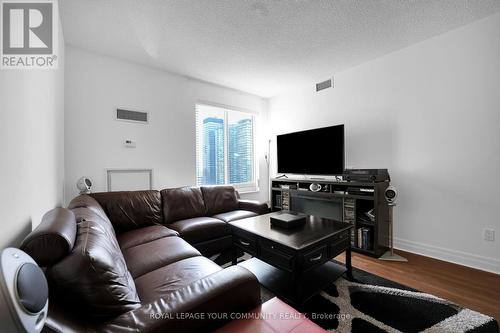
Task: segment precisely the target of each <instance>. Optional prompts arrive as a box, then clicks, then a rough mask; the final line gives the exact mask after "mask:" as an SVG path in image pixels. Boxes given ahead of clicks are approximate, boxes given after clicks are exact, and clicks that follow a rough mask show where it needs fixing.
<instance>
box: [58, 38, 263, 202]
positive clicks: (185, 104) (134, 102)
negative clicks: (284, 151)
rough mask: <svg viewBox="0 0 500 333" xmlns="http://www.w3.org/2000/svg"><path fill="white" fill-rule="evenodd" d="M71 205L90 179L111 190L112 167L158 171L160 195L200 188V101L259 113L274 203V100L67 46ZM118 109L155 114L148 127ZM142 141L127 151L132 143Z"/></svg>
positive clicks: (259, 151) (260, 148)
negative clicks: (269, 116)
mask: <svg viewBox="0 0 500 333" xmlns="http://www.w3.org/2000/svg"><path fill="white" fill-rule="evenodd" d="M66 63H67V66H66V96H65V97H66V102H65V104H66V105H65V106H66V118H65V128H66V135H65V138H66V146H65V151H66V160H65V170H66V183H65V190H66V192H65V193H66V195H65V199H66V203H68V202H69V200H71V199H72V198H73V197H74V196H75V195H77V189H76V187H75V183H76V181H77V180H78V178H80V177H81V176H87V177H89V178H91V179H92V181H93V183H94V187H93V191H96V192H97V191H106V189H107V184H106V174H105V169H106V168H153V170H154V179H153V186H154V187H155V188H157V189H162V188H168V187H177V186H185V185H194V184H195V183H196V147H195V139H196V137H195V112H194V108H195V103H196V102H197V101H209V102H213V103H220V104H224V105H229V106H234V107H238V108H243V109H247V110H252V111H255V112H257V113H258V114H260V115H259V116H258V117H257V126H258V127H257V131H258V133H257V137H258V138H261V139H259V142H258V146H257V155H258V159H259V166H260V167H259V175H260V185H261V189H262V190H261V191H260V192H259V193H252V194H247V195H245V197H246V198H253V199H259V200H267V197H268V193H267V190H266V189H267V178H268V176H267V167H266V164H265V161H264V153H265V152H264V149H265V148H267V145H266V144H265V143H264V142H263V140H265V138H266V136H265V135H262V134H261V133H262V132H263V131H264V130H265V121H264V119H265V116H266V110H267V104H266V101H265V100H263V99H262V98H260V97H257V96H254V95H249V94H245V93H242V92H239V91H236V90H231V89H227V88H223V87H220V86H216V85H212V84H208V83H204V82H200V81H196V80H192V79H188V78H186V77H182V76H178V75H173V74H170V73H168V72H165V71H161V70H157V69H153V68H149V67H145V66H141V65H137V64H134V63H131V62H126V61H122V60H118V59H116V58H111V57H106V56H100V55H97V54H95V53H90V52H87V51H84V50H81V49H78V48H74V47H71V46H67V48H66ZM117 107H123V108H130V109H133V110H139V111H147V112H149V114H150V123H149V124H147V125H144V124H136V123H128V122H122V121H117V120H115V119H114V116H115V112H116V111H115V110H116V108H117ZM126 139H131V140H134V141H136V142H137V147H136V148H126V147H125V146H124V144H123V143H124V141H125V140H126Z"/></svg>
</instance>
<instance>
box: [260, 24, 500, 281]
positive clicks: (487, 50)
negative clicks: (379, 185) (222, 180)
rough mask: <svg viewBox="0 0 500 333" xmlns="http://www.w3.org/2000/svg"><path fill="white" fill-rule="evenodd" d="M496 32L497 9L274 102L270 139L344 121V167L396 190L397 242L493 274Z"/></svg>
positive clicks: (499, 222) (499, 251)
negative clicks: (487, 231)
mask: <svg viewBox="0 0 500 333" xmlns="http://www.w3.org/2000/svg"><path fill="white" fill-rule="evenodd" d="M499 31H500V14H496V15H494V16H490V17H488V18H486V19H483V20H481V21H476V22H475V23H472V24H470V25H467V26H464V27H462V28H460V29H457V30H454V31H451V32H448V33H446V34H443V35H440V36H437V37H435V38H432V39H429V40H427V41H424V42H421V43H419V44H416V45H413V46H411V47H408V48H406V49H403V50H401V51H398V52H395V53H392V54H389V55H387V56H384V57H382V58H379V59H376V60H374V61H371V62H368V63H366V64H363V65H361V66H358V67H355V68H352V69H350V70H348V71H345V72H342V73H338V74H337V75H335V87H334V88H333V89H328V90H325V91H322V92H319V93H316V92H314V84H311V85H310V86H308V87H306V88H303V89H299V90H297V91H293V92H290V93H287V94H284V95H280V96H277V97H275V98H272V99H271V101H270V105H269V118H270V124H269V127H270V128H271V129H272V131H271V137H274V135H275V134H279V133H285V132H290V131H295V130H302V129H308V128H314V127H320V126H327V125H334V124H345V126H346V166H347V167H359V168H388V169H389V171H390V173H391V177H392V180H393V181H392V183H393V184H394V185H395V186H397V187H398V188H399V190H400V200H399V204H398V206H397V207H396V210H395V221H396V222H395V223H396V230H395V233H396V246H397V248H400V249H405V250H408V251H412V252H416V253H421V254H425V255H428V256H433V257H437V258H441V259H445V260H449V261H453V262H457V263H461V264H465V265H470V266H473V267H478V268H481V269H484V270H489V271H494V272H497V273H500V208H499V205H500V177H499V176H498V173H499V172H500V90H499V89H500V38H499ZM326 75H328V73H325V76H326ZM273 144H274V145H275V141H274V142H273ZM271 170H273V169H271ZM483 228H494V229H495V230H496V237H497V239H496V242H485V241H483V234H482V231H483Z"/></svg>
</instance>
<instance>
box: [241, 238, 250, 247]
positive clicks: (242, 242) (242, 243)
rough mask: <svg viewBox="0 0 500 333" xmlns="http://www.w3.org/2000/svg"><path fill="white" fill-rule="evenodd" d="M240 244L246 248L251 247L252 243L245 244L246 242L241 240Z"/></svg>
mask: <svg viewBox="0 0 500 333" xmlns="http://www.w3.org/2000/svg"><path fill="white" fill-rule="evenodd" d="M240 244H241V245H244V246H249V245H250V243H247V242H244V241H242V240H241V239H240Z"/></svg>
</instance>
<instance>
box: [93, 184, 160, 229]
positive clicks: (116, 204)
mask: <svg viewBox="0 0 500 333" xmlns="http://www.w3.org/2000/svg"><path fill="white" fill-rule="evenodd" d="M90 196H91V197H92V198H94V199H95V200H96V201H97V202H98V203H99V204H100V206H101V207H102V209H103V210H104V212H105V213H106V215H107V217H108V218H109V220H110V221H111V223H112V224H113V227H114V229H115V231H116V233H122V232H125V231H130V230H134V229H138V228H143V227H149V226H152V225H155V224H163V214H162V204H161V196H160V192H159V191H154V190H147V191H123V192H103V193H93V194H90Z"/></svg>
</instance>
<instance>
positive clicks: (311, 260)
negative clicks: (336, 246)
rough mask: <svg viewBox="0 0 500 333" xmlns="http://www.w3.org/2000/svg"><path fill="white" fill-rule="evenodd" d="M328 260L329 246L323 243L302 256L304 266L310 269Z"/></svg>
mask: <svg viewBox="0 0 500 333" xmlns="http://www.w3.org/2000/svg"><path fill="white" fill-rule="evenodd" d="M327 260H328V246H327V245H323V246H321V247H320V248H317V249H314V250H312V251H311V252H309V253H306V254H304V256H303V257H302V268H303V269H308V268H310V267H313V266H316V265H318V264H322V263H324V262H326V261H327Z"/></svg>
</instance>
